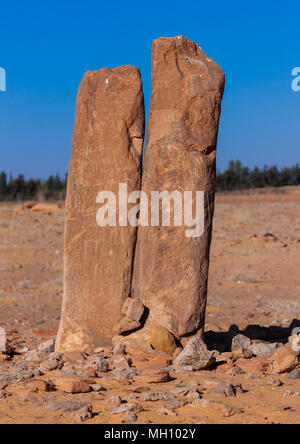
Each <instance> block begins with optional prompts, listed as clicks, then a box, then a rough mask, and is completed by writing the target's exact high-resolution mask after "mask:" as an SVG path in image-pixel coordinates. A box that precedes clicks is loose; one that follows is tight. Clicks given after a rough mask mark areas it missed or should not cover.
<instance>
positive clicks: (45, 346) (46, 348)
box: [38, 339, 55, 353]
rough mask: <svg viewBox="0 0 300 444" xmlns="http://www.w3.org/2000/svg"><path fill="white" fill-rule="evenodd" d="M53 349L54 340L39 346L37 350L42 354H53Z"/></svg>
mask: <svg viewBox="0 0 300 444" xmlns="http://www.w3.org/2000/svg"><path fill="white" fill-rule="evenodd" d="M54 347H55V341H54V339H50V340H49V341H47V342H44V343H43V344H41V345H40V346H39V348H38V351H39V352H44V353H52V352H54Z"/></svg>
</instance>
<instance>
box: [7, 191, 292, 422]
mask: <svg viewBox="0 0 300 444" xmlns="http://www.w3.org/2000/svg"><path fill="white" fill-rule="evenodd" d="M63 231H64V209H63V206H61V208H59V207H58V206H56V205H54V206H50V207H49V208H48V210H47V211H41V210H40V211H39V210H38V209H36V210H35V208H33V209H30V208H24V207H23V204H22V203H5V202H2V203H0V276H1V280H0V303H1V305H0V307H1V310H0V327H2V328H4V329H5V331H6V332H7V339H8V341H9V345H10V347H12V350H13V352H12V353H10V354H9V353H8V354H3V353H2V355H1V359H0V423H1V424H14V423H31V424H32V423H33V424H39V423H42V424H45V423H52V424H53V423H58V424H60V423H74V422H78V421H80V418H79V419H78V415H76V412H78V409H79V407H84V406H85V405H86V404H87V405H91V406H92V410H93V413H94V414H93V417H92V418H86V421H85V423H87V424H89V423H91V424H93V423H108V424H114V423H115V424H116V423H121V422H126V423H129V422H132V421H134V422H135V423H144V424H145V423H151V422H152V423H155V424H160V423H161V424H163V423H169V424H189V423H194V424H199V423H206V424H217V423H235V424H236V423H241V424H247V423H250V424H255V423H265V424H272V423H275V424H277V423H283V424H285V423H286V424H292V423H298V424H299V423H300V379H292V378H291V377H290V373H288V372H287V373H285V372H283V373H280V374H279V373H276V372H274V371H272V370H270V368H269V367H268V368H267V366H265V362H263V360H264V359H265V360H266V361H267V359H268V357H266V356H263V357H260V358H255V357H254V358H253V357H252V358H251V357H250V358H249V356H245V353H244V351H242V350H237V351H236V356H235V355H234V353H233V352H232V351H231V350H230V344H229V342H230V340H232V338H233V336H234V334H237V333H238V332H240V333H242V334H243V335H246V336H248V337H250V339H251V340H252V345H253V344H258V343H260V344H261V343H264V344H266V345H268V346H271V345H272V344H275V343H277V344H280V345H281V344H285V343H286V342H287V341H288V338H289V335H290V331H291V330H290V328H289V327H290V326H300V323H299V321H298V322H297V320H299V319H300V272H299V270H300V188H299V187H298V188H297V187H289V188H282V189H279V190H277V191H274V190H265V191H261V192H260V191H253V192H252V193H251V194H249V193H248V194H247V193H228V194H224V193H223V194H217V198H216V209H215V219H214V232H213V242H212V249H211V267H210V278H209V289H208V306H207V320H206V337H205V340H206V343H207V345H208V346H209V348H210V349H211V350H216V365H215V366H214V367H213V368H211V369H209V370H203V371H194V372H182V373H180V372H175V371H172V370H170V375H171V379H170V381H169V382H161V383H151V384H150V383H149V384H147V383H145V382H144V383H141V382H140V381H139V378H138V377H137V378H135V377H133V378H129V377H124V378H122V377H121V376H119V377H118V376H116V371H118V368H116V369H115V370H112V371H108V372H106V373H103V374H102V375H101V374H99V373H98V374H96V373H95V372H94V374H93V372H92V373H91V371H90V373H89V375H88V377H89V378H90V379H93V381H92V382H91V381H90V382H91V386H92V388H93V391H90V392H87V393H75V394H71V393H67V392H65V391H64V390H60V389H56V390H55V389H53V390H52V383H53V382H54V385H55V380H56V379H57V378H63V377H71V376H73V375H75V376H76V375H77V376H78V375H79V376H82V374H81V373H80V369H79V368H80V365H82V363H81V362H80V358H79V359H78V362H71V361H72V359H69V360H68V361H67V362H65V361H63V362H65V364H64V365H63V364H62V362H60V365H59V367H58V368H55V369H53V370H51V369H49V371H47V370H46V371H43V372H42V371H40V370H38V368H39V365H40V364H41V362H38V363H37V362H36V361H35V359H34V356H36V355H37V352H32V350H37V348H38V347H39V346H40V345H41V344H43V343H45V342H47V341H49V340H51V339H52V338H53V337H54V336H55V335H56V333H57V329H58V325H59V318H60V310H61V301H62V291H63V280H62V273H63ZM228 347H229V348H228ZM43 353H44V355H43ZM99 353H100V354H101V356H104V358H106V359H107V362H109V365H111V362H113V352H112V351H111V350H103V351H98V354H99ZM239 353H240V354H239ZM243 353H244V354H243ZM238 354H239V355H238ZM30 356H31V358H30ZM123 357H124V356H123ZM39 358H40V360H41V361H42V360H43V359H44V360H45V359H46V351H45V349H44V352H42V353H41V354H40V356H39ZM52 358H53V356H52ZM73 358H74V357H73ZM125 358H126V355H125ZM126 359H127V358H126ZM155 359H157V357H156V358H155ZM82 360H83V361H84V360H85V358H84V357H82ZM132 360H133V365H132V366H133V367H135V356H133V357H132ZM75 361H76V359H75ZM120 361H122V360H120ZM138 363H140V361H139V360H137V365H136V366H137V367H138ZM72 364H74V365H73V367H72ZM72 372H73V373H72ZM76 372H77V373H76ZM119 374H120V372H119ZM86 378H87V376H86ZM28 381H31V382H30V383H29V382H28ZM48 384H49V386H48ZM152 392H155V393H156V395H152V400H151V396H149V393H152ZM157 393H161V395H160V396H159V395H157ZM118 396H120V397H121V400H120V398H119V397H118ZM153 399H158V400H155V401H154V400H153ZM121 401H122V403H121ZM120 403H121V404H120ZM132 404H136V408H131V409H129V410H126V408H124V409H123V410H122V408H121V409H120V408H119V407H120V406H121V407H122V406H126V405H131V406H132ZM118 408H119V410H118Z"/></svg>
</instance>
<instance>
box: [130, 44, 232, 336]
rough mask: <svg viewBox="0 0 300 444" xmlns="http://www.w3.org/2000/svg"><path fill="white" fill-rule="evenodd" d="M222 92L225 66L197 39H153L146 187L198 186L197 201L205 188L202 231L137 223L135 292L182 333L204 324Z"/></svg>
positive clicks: (153, 316)
mask: <svg viewBox="0 0 300 444" xmlns="http://www.w3.org/2000/svg"><path fill="white" fill-rule="evenodd" d="M223 91H224V73H223V71H222V69H221V68H220V67H219V66H218V65H217V64H216V63H214V62H213V60H212V59H210V58H208V57H207V56H206V54H205V53H204V52H203V51H202V49H201V48H200V47H199V46H198V45H197V44H195V43H193V42H192V41H191V40H189V39H186V38H184V37H174V38H160V39H158V40H156V41H154V43H153V48H152V95H151V106H150V116H149V123H148V135H147V144H146V150H145V163H144V169H143V183H142V190H143V191H145V192H146V193H147V195H148V197H149V196H150V194H151V192H152V191H164V190H167V191H170V192H171V191H175V190H177V191H180V192H181V193H183V192H184V191H193V192H194V193H193V203H194V205H195V198H196V197H195V196H196V193H195V192H196V191H200V192H201V191H204V232H203V234H202V235H201V236H200V237H187V233H186V230H187V227H186V226H174V224H173V226H172V224H171V226H170V227H163V226H161V224H160V226H148V227H146V226H143V227H139V230H138V243H137V253H136V261H135V275H134V285H133V291H132V295H133V296H134V297H135V298H137V299H140V300H141V301H142V302H143V303H144V305H145V306H146V307H147V309H148V310H149V321H153V322H155V323H157V324H160V325H162V326H163V327H165V328H167V329H168V330H169V331H171V332H172V333H173V334H174V335H175V336H176V337H177V338H182V337H183V336H185V335H190V334H193V333H197V332H198V334H201V332H202V331H203V328H204V320H205V309H206V296H207V280H208V269H209V251H210V243H211V233H212V221H213V212H214V194H215V176H216V144H217V136H218V124H219V116H220V107H221V100H222V96H223ZM194 208H195V207H194ZM172 211H173V210H171V212H172ZM149 213H150V211H149ZM202 213H203V212H202ZM149 223H150V221H149ZM199 224H200V225H201V222H200V221H199Z"/></svg>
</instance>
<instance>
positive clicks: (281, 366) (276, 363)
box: [270, 343, 300, 374]
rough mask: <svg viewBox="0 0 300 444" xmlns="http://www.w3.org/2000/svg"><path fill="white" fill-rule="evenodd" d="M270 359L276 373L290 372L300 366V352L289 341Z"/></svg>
mask: <svg viewBox="0 0 300 444" xmlns="http://www.w3.org/2000/svg"><path fill="white" fill-rule="evenodd" d="M270 361H271V367H272V370H273V371H274V373H278V374H280V373H289V372H291V371H292V370H295V369H296V368H297V367H299V368H300V352H299V351H298V352H297V351H294V350H293V349H292V347H291V344H290V343H289V344H286V345H285V346H284V347H281V348H279V349H278V350H277V351H276V352H275V353H274V354H273V356H272V357H271V358H270Z"/></svg>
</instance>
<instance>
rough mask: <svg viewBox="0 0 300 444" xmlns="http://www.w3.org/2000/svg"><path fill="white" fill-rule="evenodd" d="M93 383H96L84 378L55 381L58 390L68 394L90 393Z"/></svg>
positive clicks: (58, 379)
mask: <svg viewBox="0 0 300 444" xmlns="http://www.w3.org/2000/svg"><path fill="white" fill-rule="evenodd" d="M92 383H94V381H93V380H88V379H82V378H57V379H56V380H55V381H54V386H55V388H56V389H57V390H61V391H62V392H66V393H88V392H90V390H91V389H90V384H92Z"/></svg>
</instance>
